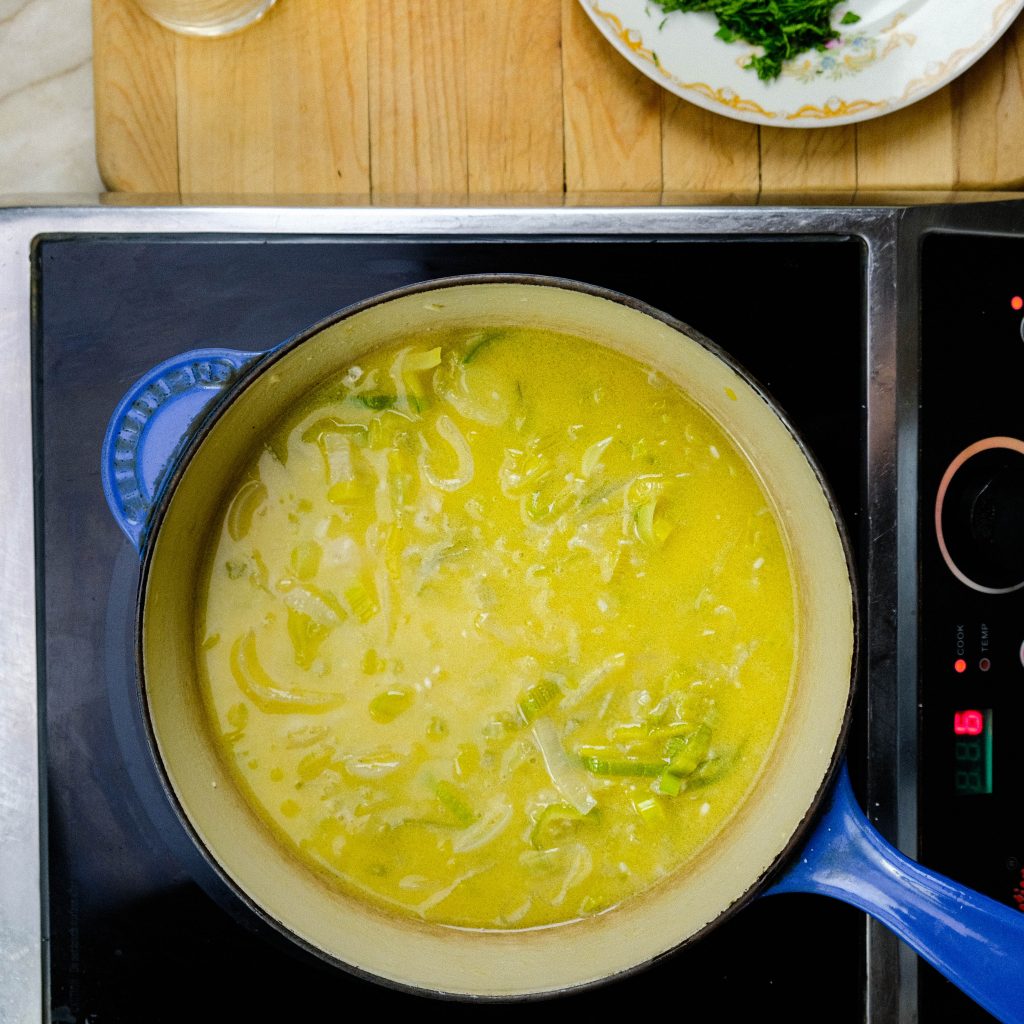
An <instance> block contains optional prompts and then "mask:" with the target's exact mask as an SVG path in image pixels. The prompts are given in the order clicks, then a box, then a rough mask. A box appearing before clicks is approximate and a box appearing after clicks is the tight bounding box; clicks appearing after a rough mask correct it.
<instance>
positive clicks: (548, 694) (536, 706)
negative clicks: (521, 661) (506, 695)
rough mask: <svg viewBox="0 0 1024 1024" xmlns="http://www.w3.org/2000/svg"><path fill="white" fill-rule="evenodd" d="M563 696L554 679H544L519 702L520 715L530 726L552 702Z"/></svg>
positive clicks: (532, 687)
mask: <svg viewBox="0 0 1024 1024" xmlns="http://www.w3.org/2000/svg"><path fill="white" fill-rule="evenodd" d="M561 696H562V688H561V687H560V686H559V685H558V683H556V682H555V681H554V680H553V679H542V680H541V681H540V682H539V683H536V684H535V685H533V686H531V687H530V688H529V689H528V690H527V691H526V693H524V694H523V696H522V697H521V698H520V700H519V714H520V715H522V716H523V721H524V722H525V723H526V724H527V725H529V724H530V723H531V722H532V721H533V720H534V719H535V718H536V717H537V716H538V715H539V714H540V713H541V712H542V711H543V710H544V708H546V707H547V706H548V705H549V704H550V703H551V702H552V701H554V700H558V698H559V697H561Z"/></svg>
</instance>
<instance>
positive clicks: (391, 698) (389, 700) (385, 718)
mask: <svg viewBox="0 0 1024 1024" xmlns="http://www.w3.org/2000/svg"><path fill="white" fill-rule="evenodd" d="M412 698H413V694H412V691H411V690H406V689H405V688H404V687H401V686H394V687H391V688H390V689H387V690H384V691H383V692H382V693H378V694H377V696H376V697H374V698H373V700H371V701H370V717H371V718H372V719H373V720H374V721H375V722H380V723H381V725H386V724H387V723H388V722H393V721H394V720H395V719H396V718H397V717H398V716H399V715H400V714H402V712H403V711H408V710H409V708H410V707H411V706H412Z"/></svg>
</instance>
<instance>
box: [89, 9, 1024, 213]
mask: <svg viewBox="0 0 1024 1024" xmlns="http://www.w3.org/2000/svg"><path fill="white" fill-rule="evenodd" d="M93 32H94V56H95V60H94V79H95V90H96V144H97V156H98V160H99V166H100V172H101V174H102V176H103V179H104V181H105V182H106V184H107V185H108V187H109V188H110V189H112V190H115V191H123V192H131V193H147V194H164V195H168V194H169V195H178V196H181V197H183V198H185V199H188V198H189V197H201V196H227V197H230V196H249V197H254V196H275V197H288V196H304V195H318V196H332V197H335V201H338V202H345V203H370V202H388V203H393V202H412V203H416V202H421V203H455V204H462V203H466V202H472V201H476V200H480V199H483V200H487V201H494V202H514V203H530V202H541V203H550V202H560V201H565V202H569V203H614V202H630V203H660V202H680V201H702V200H704V201H716V202H719V201H733V202H744V201H746V202H750V201H756V200H757V199H758V197H764V196H768V195H771V196H785V195H786V194H792V193H828V194H829V195H831V196H834V197H840V198H843V197H847V198H849V199H851V200H853V199H856V197H857V196H858V195H863V194H866V193H878V192H893V191H904V190H936V191H938V192H950V191H959V190H986V191H993V190H994V191H999V190H1012V189H1019V188H1021V187H1022V186H1024V131H1021V126H1022V125H1024V19H1021V20H1019V21H1018V22H1017V23H1016V24H1015V25H1014V26H1013V27H1011V29H1010V31H1009V32H1008V33H1007V34H1006V35H1005V36H1004V37H1003V38H1002V39H1001V40H1000V41H999V42H998V43H997V44H996V45H995V47H993V49H992V50H991V51H989V53H988V54H986V55H985V56H984V57H983V58H982V59H981V60H980V61H979V62H978V63H977V64H975V65H974V66H973V67H972V68H970V69H969V70H968V71H967V72H966V73H965V74H963V75H962V76H961V77H960V78H958V79H957V80H956V81H954V82H953V83H952V84H950V85H949V86H947V87H946V88H944V89H942V90H940V91H939V92H937V93H935V94H933V95H932V96H930V97H928V98H926V99H924V100H921V101H920V102H919V103H917V104H915V105H913V106H910V107H907V108H905V109H903V110H901V111H898V112H897V113H895V114H890V115H888V116H885V117H881V118H877V119H875V120H872V121H865V122H862V123H861V124H858V125H851V126H846V127H838V128H820V129H785V128H759V127H757V126H754V125H748V124H744V123H741V122H739V121H734V120H731V119H728V118H725V117H722V116H720V115H717V114H714V113H710V112H708V111H705V110H702V109H700V108H698V107H695V106H693V105H692V104H690V103H687V102H686V101H684V100H681V99H678V98H676V97H675V96H673V95H672V94H670V93H668V92H666V91H665V90H663V89H661V88H660V87H659V86H658V85H656V84H655V83H653V82H651V81H650V80H649V79H647V78H646V77H644V76H643V75H642V74H640V72H638V71H636V70H635V69H634V68H633V67H632V66H631V65H630V64H628V63H627V62H626V61H625V60H623V59H622V58H621V57H620V56H619V55H618V54H617V53H616V52H615V51H614V50H613V49H612V47H611V46H610V45H608V43H607V42H606V41H605V40H604V39H603V38H602V36H601V35H600V34H599V33H598V31H597V30H596V29H595V28H594V26H593V25H592V24H591V23H590V21H589V19H588V18H587V16H586V15H585V14H584V12H583V10H582V8H581V7H580V5H579V3H578V2H577V0H546V2H539V3H538V2H537V0H430V2H429V3H427V2H424V0H278V3H277V5H276V6H275V7H274V8H272V9H271V11H270V13H269V14H268V15H267V17H266V18H265V19H264V20H263V21H261V22H259V23H258V24H256V25H254V26H252V27H251V28H249V29H246V30H245V31H243V32H240V33H238V34H237V35H234V36H229V37H227V38H224V39H218V40H201V39H193V38H187V37H184V36H177V35H175V34H173V33H171V32H168V31H167V30H165V29H163V28H161V27H160V26H158V25H157V24H155V23H154V22H152V21H150V20H149V19H148V18H147V17H146V16H145V15H143V14H142V13H141V12H140V11H139V10H138V9H137V8H136V7H135V5H134V3H133V0H93Z"/></svg>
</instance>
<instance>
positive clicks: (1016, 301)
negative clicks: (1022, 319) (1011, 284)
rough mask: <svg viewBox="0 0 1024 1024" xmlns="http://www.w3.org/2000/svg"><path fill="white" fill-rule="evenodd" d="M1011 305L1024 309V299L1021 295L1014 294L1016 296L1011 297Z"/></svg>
mask: <svg viewBox="0 0 1024 1024" xmlns="http://www.w3.org/2000/svg"><path fill="white" fill-rule="evenodd" d="M1010 307H1011V308H1012V309H1024V299H1022V298H1021V297H1020V296H1019V295H1014V297H1013V298H1012V299H1010Z"/></svg>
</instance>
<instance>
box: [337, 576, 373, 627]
mask: <svg viewBox="0 0 1024 1024" xmlns="http://www.w3.org/2000/svg"><path fill="white" fill-rule="evenodd" d="M345 600H346V601H347V602H348V606H349V608H351V609H352V614H353V615H354V616H355V617H356V618H357V619H358V620H359V621H360V622H369V621H370V619H372V618H373V617H374V615H376V614H377V612H379V611H380V605H379V604H378V603H377V597H376V595H375V594H374V593H372V591H370V590H369V589H368V588H367V587H366V586H365V585H364V584H363V583H361V582H356V583H353V584H352V586H350V587H348V588H346V590H345Z"/></svg>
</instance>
